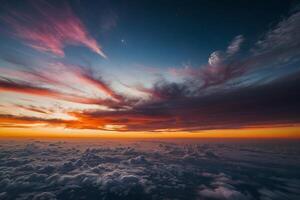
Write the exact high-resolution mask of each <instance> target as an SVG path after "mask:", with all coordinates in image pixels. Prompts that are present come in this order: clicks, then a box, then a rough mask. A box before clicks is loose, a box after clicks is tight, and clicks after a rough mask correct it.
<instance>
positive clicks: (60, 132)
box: [0, 126, 300, 139]
mask: <svg viewBox="0 0 300 200" xmlns="http://www.w3.org/2000/svg"><path fill="white" fill-rule="evenodd" d="M15 137H17V138H26V137H27V138H28V137H29V138H116V139H118V138H120V139H121V138H161V139H164V138H166V139H168V138H170V139H171V138H244V139H247V138H269V139H272V138H290V139H292V138H295V139H300V127H299V126H295V127H273V128H241V129H222V130H204V131H195V132H188V131H176V132H167V131H166V132H118V131H99V130H79V129H63V128H31V129H27V128H2V129H1V130H0V138H15Z"/></svg>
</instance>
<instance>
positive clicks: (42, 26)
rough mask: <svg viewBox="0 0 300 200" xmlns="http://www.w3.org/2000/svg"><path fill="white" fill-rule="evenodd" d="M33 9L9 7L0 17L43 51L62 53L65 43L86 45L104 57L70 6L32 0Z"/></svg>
mask: <svg viewBox="0 0 300 200" xmlns="http://www.w3.org/2000/svg"><path fill="white" fill-rule="evenodd" d="M32 8H33V10H34V12H32V13H25V12H21V11H16V10H11V11H10V12H9V13H8V14H7V15H5V16H3V17H2V20H3V21H4V22H6V23H7V24H8V25H9V26H10V27H11V28H12V30H13V34H14V35H15V36H17V37H20V38H21V39H23V40H24V42H25V44H27V45H28V46H30V47H32V48H34V49H36V50H39V51H43V52H51V53H53V54H55V55H57V56H64V47H65V46H66V45H82V46H86V47H88V48H89V49H91V50H92V51H94V52H95V53H97V54H99V55H100V56H102V57H104V58H106V55H105V54H104V52H103V50H102V48H101V46H100V45H99V44H98V43H97V41H96V40H95V39H94V38H93V37H91V36H90V34H89V33H88V31H87V29H86V27H85V26H84V24H83V23H82V21H81V20H80V19H79V18H78V17H77V16H76V15H75V14H74V12H73V11H72V9H71V7H70V6H68V5H67V4H65V6H64V7H61V8H58V7H54V6H52V5H50V4H48V3H46V2H43V1H34V3H33V5H32Z"/></svg>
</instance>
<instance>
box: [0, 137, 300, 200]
mask: <svg viewBox="0 0 300 200" xmlns="http://www.w3.org/2000/svg"><path fill="white" fill-rule="evenodd" d="M0 144H1V147H0V148H1V149H0V152H1V154H0V199H1V198H2V199H18V198H19V199H22V198H23V199H58V200H60V199H64V200H65V199H74V198H75V199H76V198H79V199H118V198H122V199H139V198H143V199H258V198H261V199H263V198H273V197H274V198H277V197H278V198H283V197H284V198H287V199H288V198H290V199H297V197H298V196H299V187H297V183H298V182H299V180H298V179H297V178H294V179H293V180H290V179H289V178H288V177H289V176H291V175H292V174H297V169H298V168H297V167H296V168H295V166H296V165H297V161H296V160H295V159H294V154H292V153H291V151H293V149H294V148H295V145H297V144H296V143H289V144H282V145H281V148H280V149H279V148H271V149H270V148H269V147H267V146H268V145H263V146H262V145H259V144H257V146H256V148H257V151H252V152H247V153H245V151H243V149H248V148H251V147H253V145H255V144H254V143H253V142H252V143H251V142H250V143H249V144H247V143H245V142H244V143H238V142H236V141H235V142H229V141H224V143H222V145H220V143H214V142H206V141H203V140H202V141H192V142H188V141H187V142H184V141H181V142H178V141H173V142H171V141H169V142H159V141H134V142H132V141H129V142H128V143H122V144H120V143H119V141H116V140H114V141H88V142H87V141H81V142H80V143H78V142H76V141H68V142H57V143H55V144H56V145H49V144H54V143H53V141H50V142H49V141H45V142H44V141H42V142H37V141H35V142H32V141H22V140H16V141H6V140H2V141H1V142H0ZM270 145H272V143H270ZM99 146H100V147H99ZM133 146H135V148H134V151H130V152H131V153H124V152H125V151H126V150H128V149H133ZM88 147H89V148H88ZM93 147H96V148H93ZM272 147H274V146H272ZM85 149H86V150H85ZM152 149H155V150H156V152H155V153H153V152H152ZM283 149H284V150H283ZM282 150H283V151H284V152H285V153H286V154H284V155H286V156H283V158H282V159H285V161H282V160H280V159H279V158H280V157H282V152H281V153H280V151H282ZM22 152H25V153H22ZM205 152H214V154H217V155H222V158H220V159H215V158H214V157H211V156H210V155H208V154H206V153H205ZM187 156H190V157H193V160H192V161H190V160H186V158H187ZM116 158H117V159H116ZM277 158H278V159H277ZM11 160H14V161H19V162H18V163H19V164H17V165H12V164H11V163H10V162H8V161H11ZM24 160H26V163H24V164H22V163H23V161H24ZM280 163H286V164H285V165H281V164H280ZM22 165H23V166H22ZM264 166H268V172H267V173H266V168H265V167H264ZM274 166H275V167H274ZM22 167H23V168H22ZM279 169H280V173H278V170H279ZM257 174H259V176H257ZM275 176H276V177H275Z"/></svg>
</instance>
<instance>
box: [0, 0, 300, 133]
mask: <svg viewBox="0 0 300 200" xmlns="http://www.w3.org/2000/svg"><path fill="white" fill-rule="evenodd" d="M0 3H1V6H0V44H1V45H0V136H4V137H6V136H28V135H35V136H68V137H87V136H93V137H94V136H101V137H271V138H272V137H274V138H277V137H299V136H300V123H299V122H300V115H299V113H300V94H299V91H300V68H299V63H300V60H299V56H300V55H299V54H300V5H299V3H298V2H297V1H293V0H274V1H271V0H266V1H258V0H253V1H248V0H247V1H234V0H226V1H217V0H210V1H208V0H201V1H192V0H188V1H167V0H166V1H163V0H162V1H96V0H95V1H93V0H88V1H80V0H74V1H46V0H37V1H33V0H31V1H30V0H28V1H16V0H9V1H8V0H1V1H0Z"/></svg>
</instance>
